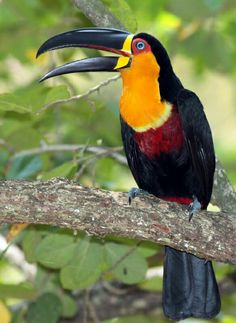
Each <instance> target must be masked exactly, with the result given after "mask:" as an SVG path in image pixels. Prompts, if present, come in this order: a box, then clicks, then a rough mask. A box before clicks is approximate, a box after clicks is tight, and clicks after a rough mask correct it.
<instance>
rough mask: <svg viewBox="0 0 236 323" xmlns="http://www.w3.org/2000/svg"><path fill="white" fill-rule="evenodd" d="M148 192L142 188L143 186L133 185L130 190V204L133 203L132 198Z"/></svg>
mask: <svg viewBox="0 0 236 323" xmlns="http://www.w3.org/2000/svg"><path fill="white" fill-rule="evenodd" d="M145 194H148V192H146V191H144V190H142V189H141V188H137V187H132V188H131V189H130V190H129V192H128V199H129V205H131V202H132V200H133V199H134V198H135V197H136V196H138V195H145Z"/></svg>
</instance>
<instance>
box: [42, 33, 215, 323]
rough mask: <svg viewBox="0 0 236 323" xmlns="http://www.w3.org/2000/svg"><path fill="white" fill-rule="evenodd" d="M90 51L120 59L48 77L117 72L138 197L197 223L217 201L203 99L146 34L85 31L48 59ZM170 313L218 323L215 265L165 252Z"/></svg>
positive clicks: (61, 41) (55, 45)
mask: <svg viewBox="0 0 236 323" xmlns="http://www.w3.org/2000/svg"><path fill="white" fill-rule="evenodd" d="M64 47H87V48H96V49H99V50H105V51H109V52H112V53H115V54H118V55H119V56H106V57H95V58H86V59H82V60H79V61H74V62H71V63H68V64H65V65H63V66H61V67H58V68H55V69H54V70H52V71H50V72H49V73H47V74H46V75H45V76H44V77H43V78H42V80H46V79H48V78H50V77H53V76H57V75H61V74H66V73H77V72H88V71H113V72H114V71H117V72H120V74H121V77H122V82H123V91H122V95H121V100H120V121H121V133H122V140H123V144H124V149H125V153H126V156H127V160H128V164H129V167H130V170H131V172H132V174H133V176H134V178H135V180H136V182H137V184H138V187H139V189H131V191H130V192H129V200H130V202H131V200H132V199H133V198H134V197H135V196H136V195H138V194H142V192H143V191H146V192H148V193H151V194H153V195H155V196H157V197H159V198H161V199H164V200H168V201H173V202H177V203H180V204H186V205H190V219H191V217H192V216H193V214H194V213H196V212H197V211H198V210H199V209H201V208H202V209H206V208H207V205H208V203H209V201H210V198H211V193H212V185H213V176H214V170H215V154H214V147H213V141H212V135H211V130H210V127H209V124H208V121H207V119H206V116H205V113H204V111H203V106H202V104H201V102H200V100H199V98H198V97H197V95H196V94H195V93H193V92H191V91H189V90H187V89H185V88H184V86H183V85H182V83H181V82H180V80H179V79H178V77H177V76H176V75H175V73H174V71H173V68H172V65H171V61H170V59H169V56H168V54H167V52H166V50H165V48H164V47H163V46H162V44H161V43H160V42H159V41H158V40H157V39H156V38H154V37H153V36H151V35H149V34H146V33H139V34H137V35H132V34H130V33H128V32H126V31H122V30H117V29H109V28H84V29H77V30H73V31H69V32H65V33H62V34H59V35H56V36H54V37H52V38H50V39H49V40H47V41H46V42H45V43H44V44H43V45H42V46H41V47H40V48H39V50H38V53H37V56H39V55H41V54H42V53H44V52H46V51H49V50H54V49H59V48H64ZM163 310H164V313H165V315H166V316H167V317H169V318H171V319H173V320H180V319H184V318H187V317H191V316H193V317H201V318H211V317H214V316H215V315H217V313H218V312H219V311H220V296H219V291H218V287H217V283H216V279H215V275H214V271H213V268H212V263H211V262H210V261H206V260H205V259H200V258H198V257H196V256H194V255H192V254H189V253H186V252H181V251H177V250H175V249H173V248H171V247H165V260H164V278H163Z"/></svg>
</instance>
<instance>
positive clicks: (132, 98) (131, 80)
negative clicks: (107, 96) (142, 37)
mask: <svg viewBox="0 0 236 323" xmlns="http://www.w3.org/2000/svg"><path fill="white" fill-rule="evenodd" d="M120 73H121V77H122V81H123V93H122V96H121V100H120V113H121V116H122V118H123V119H124V121H125V122H126V123H127V124H128V125H129V126H130V127H132V128H133V129H134V130H135V131H137V132H143V131H146V130H148V129H150V128H157V127H160V126H161V125H162V124H163V123H164V122H165V121H166V120H167V119H168V117H169V115H170V113H171V107H170V106H169V105H167V104H166V103H165V102H163V101H161V95H160V89H159V84H158V80H157V79H158V77H159V73H160V67H159V65H158V64H157V61H156V59H155V57H154V55H153V54H152V53H151V52H145V53H142V54H138V55H134V56H133V59H132V64H131V67H129V68H127V69H123V70H120Z"/></svg>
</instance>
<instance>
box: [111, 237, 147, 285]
mask: <svg viewBox="0 0 236 323" xmlns="http://www.w3.org/2000/svg"><path fill="white" fill-rule="evenodd" d="M105 250H106V255H105V257H106V261H107V263H108V265H109V267H110V268H111V271H112V273H113V274H114V277H115V278H117V279H118V280H120V281H122V282H124V283H126V284H136V283H139V282H140V281H142V280H144V277H145V273H146V271H147V262H146V260H145V259H144V257H142V256H141V254H140V253H139V252H138V251H137V250H135V249H134V248H132V247H128V246H125V245H119V244H117V243H114V242H108V243H106V245H105Z"/></svg>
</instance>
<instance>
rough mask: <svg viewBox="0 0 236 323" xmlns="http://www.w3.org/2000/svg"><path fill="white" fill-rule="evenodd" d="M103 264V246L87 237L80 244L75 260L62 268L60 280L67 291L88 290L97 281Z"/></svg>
mask: <svg viewBox="0 0 236 323" xmlns="http://www.w3.org/2000/svg"><path fill="white" fill-rule="evenodd" d="M102 264H103V246H102V245H101V244H100V243H99V242H98V241H97V240H95V239H91V238H89V237H87V236H86V237H85V238H84V239H83V240H81V241H80V242H79V243H78V246H77V250H76V254H75V256H74V258H73V260H72V261H71V262H70V263H69V264H68V265H67V266H65V267H63V268H62V270H61V273H60V279H61V282H62V285H63V287H64V288H66V289H72V290H73V289H77V288H86V287H88V286H91V285H92V284H93V283H95V282H96V281H97V279H98V278H99V276H100V275H101V268H102Z"/></svg>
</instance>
